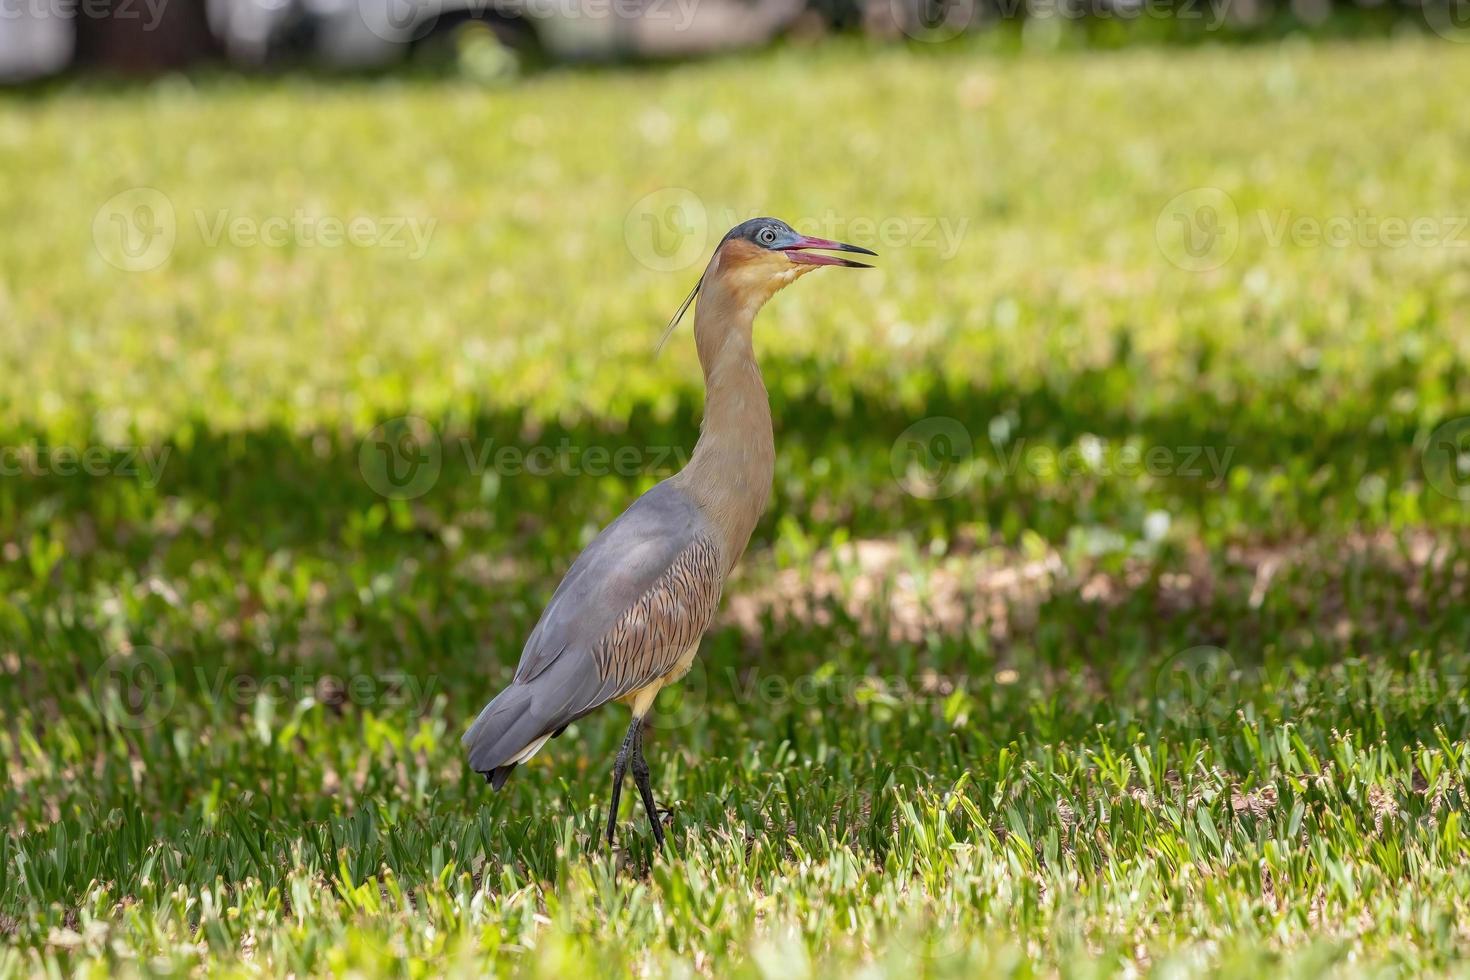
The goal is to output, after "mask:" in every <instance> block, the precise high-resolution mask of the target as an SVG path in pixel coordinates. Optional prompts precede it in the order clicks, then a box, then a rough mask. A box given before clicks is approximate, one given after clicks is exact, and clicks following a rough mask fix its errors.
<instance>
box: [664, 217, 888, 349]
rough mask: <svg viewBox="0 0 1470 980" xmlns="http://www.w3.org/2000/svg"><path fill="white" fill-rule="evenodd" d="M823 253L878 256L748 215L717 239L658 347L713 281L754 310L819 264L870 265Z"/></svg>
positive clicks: (726, 292) (783, 224)
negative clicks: (701, 273) (747, 219)
mask: <svg viewBox="0 0 1470 980" xmlns="http://www.w3.org/2000/svg"><path fill="white" fill-rule="evenodd" d="M824 252H856V253H858V254H860V255H877V254H878V253H877V252H874V251H871V250H869V249H866V248H862V247H861V246H858V245H848V244H847V243H846V242H834V241H831V240H829V239H826V238H812V237H810V236H808V235H802V234H798V233H797V231H796V229H794V228H792V227H791V226H790V225H788V224H787V223H786V222H784V221H782V220H781V219H779V218H751V219H750V220H749V221H745V222H742V223H740V224H738V225H736V226H735V227H734V228H731V229H730V230H729V232H728V233H726V235H725V237H724V238H723V239H721V240H720V244H719V247H717V248H716V249H715V254H714V257H713V258H711V259H710V262H709V266H708V267H707V268H706V269H705V270H704V275H702V276H701V277H700V279H699V282H697V283H695V284H694V288H693V289H692V290H690V292H689V295H688V296H686V297H685V298H684V303H683V305H681V306H680V307H679V310H678V312H677V313H675V314H674V318H673V319H672V320H670V321H669V326H668V329H667V330H665V331H664V338H663V340H661V341H659V346H660V347H662V346H663V342H664V340H668V338H669V334H671V333H673V331H674V327H676V326H677V325H678V323H679V320H680V319H681V318H682V317H683V316H684V312H685V311H686V310H687V309H689V306H690V304H691V303H693V302H694V299H695V297H696V296H698V295H699V293H700V291H701V290H702V289H705V288H707V287H710V286H712V285H715V284H718V285H719V287H720V289H721V292H722V294H723V296H724V297H725V298H726V299H728V300H733V302H734V303H735V304H736V305H739V306H744V307H746V308H747V309H748V310H754V309H758V308H759V307H760V306H761V304H763V303H765V301H766V300H768V299H770V298H771V297H772V296H774V295H775V294H776V292H777V291H778V290H780V289H782V288H783V287H785V286H788V285H790V284H791V283H793V282H795V281H796V280H798V279H800V278H801V277H802V276H804V275H806V274H807V273H808V272H811V271H812V270H813V269H816V268H818V267H820V266H824V265H837V266H843V267H845V268H848V269H870V268H872V266H869V265H867V264H865V263H863V262H854V261H852V260H851V259H844V258H840V257H838V256H836V255H824V254H823V253H824Z"/></svg>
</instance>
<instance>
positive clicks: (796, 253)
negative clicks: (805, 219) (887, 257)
mask: <svg viewBox="0 0 1470 980" xmlns="http://www.w3.org/2000/svg"><path fill="white" fill-rule="evenodd" d="M823 252H857V253H859V254H862V255H877V254H878V253H877V252H873V251H870V250H868V249H866V248H861V247H859V246H857V245H848V244H846V243H845V242H834V241H830V240H828V239H826V238H812V237H810V236H807V235H801V234H798V233H797V232H796V230H795V229H794V228H792V227H791V226H790V225H788V224H787V223H786V222H784V221H782V220H780V219H779V218H751V219H750V220H749V221H746V222H742V223H741V224H738V225H736V226H735V227H734V228H731V229H730V231H729V233H727V234H726V235H725V238H724V240H723V241H721V242H720V245H719V247H718V248H716V249H715V256H714V259H713V260H712V261H711V262H710V271H711V272H714V273H716V274H717V275H719V276H720V277H721V278H723V279H725V280H726V281H727V282H729V283H730V284H731V285H732V286H734V287H735V288H737V289H739V290H741V291H750V292H753V293H755V294H757V295H759V296H760V299H761V300H762V301H764V300H765V299H768V298H770V296H771V294H772V293H774V292H775V291H776V290H778V289H780V288H781V287H783V286H785V285H787V284H789V283H792V282H795V281H796V280H797V279H800V278H801V277H802V276H804V275H806V274H807V273H808V272H811V271H812V270H813V269H815V268H817V267H818V266H823V265H839V266H844V267H846V268H848V269H867V268H870V266H868V265H867V264H865V263H863V262H854V261H852V260H851V259H844V258H839V257H838V256H835V255H824V254H823ZM761 294H764V295H761Z"/></svg>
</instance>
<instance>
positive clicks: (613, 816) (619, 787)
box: [607, 718, 642, 847]
mask: <svg viewBox="0 0 1470 980" xmlns="http://www.w3.org/2000/svg"><path fill="white" fill-rule="evenodd" d="M641 727H642V726H641V725H640V724H639V719H637V718H635V719H633V724H631V725H629V726H628V734H627V735H624V736H623V744H622V746H621V747H620V748H619V749H618V759H617V761H616V762H614V763H613V792H612V806H611V807H610V808H609V809H608V811H607V846H608V847H612V845H613V829H614V828H616V827H617V825H618V802H619V801H620V800H621V799H622V798H623V773H625V772H627V771H628V753H629V752H630V751H632V748H633V743H634V741H635V740H636V739H637V733H638V731H639V730H640V729H641Z"/></svg>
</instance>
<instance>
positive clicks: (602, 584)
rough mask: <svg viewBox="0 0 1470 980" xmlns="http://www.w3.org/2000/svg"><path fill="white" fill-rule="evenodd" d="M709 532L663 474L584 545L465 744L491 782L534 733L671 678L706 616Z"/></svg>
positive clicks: (710, 612)
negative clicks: (660, 480) (505, 682)
mask: <svg viewBox="0 0 1470 980" xmlns="http://www.w3.org/2000/svg"><path fill="white" fill-rule="evenodd" d="M721 570H722V569H721V562H720V552H719V546H718V544H717V535H716V531H715V529H714V528H713V527H712V526H711V524H710V522H709V520H708V518H706V517H705V516H704V513H703V512H702V511H701V510H700V508H699V506H698V505H697V504H696V503H695V502H694V501H693V500H692V499H690V497H689V496H688V495H687V494H686V493H685V492H684V491H683V490H682V489H680V488H679V487H678V486H676V485H675V484H674V483H673V482H671V481H667V480H666V481H664V482H663V483H660V484H659V485H658V486H656V487H654V488H653V489H652V490H650V491H648V492H647V493H645V494H644V495H643V496H642V497H639V498H638V500H636V501H635V502H634V503H633V505H632V506H631V507H629V508H628V509H627V510H626V511H624V512H623V514H622V516H620V517H619V518H618V519H617V520H615V521H613V522H612V523H611V524H609V525H608V526H607V528H606V529H605V530H604V531H603V532H602V533H601V534H599V535H598V536H597V538H596V539H595V540H594V541H593V542H592V543H591V544H590V545H588V546H587V550H585V551H583V552H582V554H581V555H580V556H579V557H578V558H577V560H576V561H575V562H574V563H573V564H572V567H571V570H570V571H568V572H567V576H566V578H565V579H563V580H562V583H561V585H560V586H559V587H558V588H557V590H556V592H555V594H554V595H553V596H552V597H551V602H550V603H549V604H548V605H547V607H546V610H545V611H544V612H543V613H542V614H541V619H540V621H539V622H538V623H537V624H536V628H535V629H534V630H532V632H531V636H530V638H529V639H528V640H527V641H526V645H525V648H524V650H522V652H521V660H520V664H519V666H518V667H517V668H516V673H515V678H514V680H512V682H511V684H510V686H508V687H507V688H506V689H505V690H504V691H502V692H500V694H499V695H497V696H496V697H495V699H494V700H492V701H491V702H490V703H489V704H488V705H486V706H485V708H484V710H483V711H481V712H480V715H479V717H478V718H477V719H476V720H475V722H474V724H473V725H471V726H470V729H469V731H467V732H466V733H465V735H464V738H463V739H462V744H463V745H464V746H465V748H466V749H468V750H469V761H470V766H471V767H472V768H473V769H474V770H475V771H476V772H479V773H483V774H484V775H485V776H486V778H487V779H488V780H490V781H491V783H492V785H495V786H496V788H499V786H500V785H501V784H502V783H504V781H505V778H506V777H507V776H508V775H509V774H510V771H511V770H512V769H513V768H515V765H516V764H517V762H518V761H519V759H518V757H519V756H520V755H521V754H522V753H523V752H524V751H525V750H526V749H527V747H528V746H531V745H532V744H533V743H535V742H536V741H537V740H538V739H542V738H543V737H544V736H550V735H556V734H560V733H561V730H562V729H563V728H565V727H566V726H567V725H569V724H571V723H572V722H573V721H576V720H577V719H578V718H580V717H582V716H583V715H585V714H587V713H588V712H589V711H592V710H593V709H594V708H597V707H599V706H601V705H603V704H606V703H607V702H609V701H615V700H617V699H619V698H623V697H626V696H628V695H630V694H632V693H634V692H636V691H638V690H640V689H641V688H644V687H646V686H647V685H649V684H652V683H654V682H656V681H658V680H659V679H660V678H662V677H664V676H666V675H667V674H669V673H670V672H671V671H672V670H673V669H674V668H675V666H676V664H677V662H678V660H679V658H680V657H681V656H683V655H684V654H685V653H686V652H687V651H689V650H690V649H691V648H692V647H693V646H694V645H695V644H697V643H698V642H699V638H700V636H701V635H702V634H703V633H704V631H705V629H706V628H707V627H708V626H709V624H710V621H711V620H712V619H713V618H714V613H715V608H716V607H717V606H718V605H719V600H720V589H721V585H722V581H721V580H722V577H723V576H722V575H721Z"/></svg>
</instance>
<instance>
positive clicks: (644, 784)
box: [633, 718, 664, 849]
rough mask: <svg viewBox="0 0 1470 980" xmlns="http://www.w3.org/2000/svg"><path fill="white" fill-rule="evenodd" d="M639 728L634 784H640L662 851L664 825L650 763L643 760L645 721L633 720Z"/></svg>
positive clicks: (646, 808)
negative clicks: (651, 776) (650, 776)
mask: <svg viewBox="0 0 1470 980" xmlns="http://www.w3.org/2000/svg"><path fill="white" fill-rule="evenodd" d="M633 724H634V725H636V726H637V727H638V736H637V737H636V738H634V739H633V782H635V783H637V784H638V794H639V795H640V796H642V797H643V809H644V810H646V811H647V812H648V824H649V826H651V827H652V828H653V840H654V843H655V844H657V845H658V847H659V848H660V849H662V848H663V846H664V825H663V821H662V820H660V819H659V816H658V804H657V803H655V802H654V801H653V786H652V784H651V783H649V781H648V761H647V760H646V759H644V758H643V719H642V718H635V719H633Z"/></svg>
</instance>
